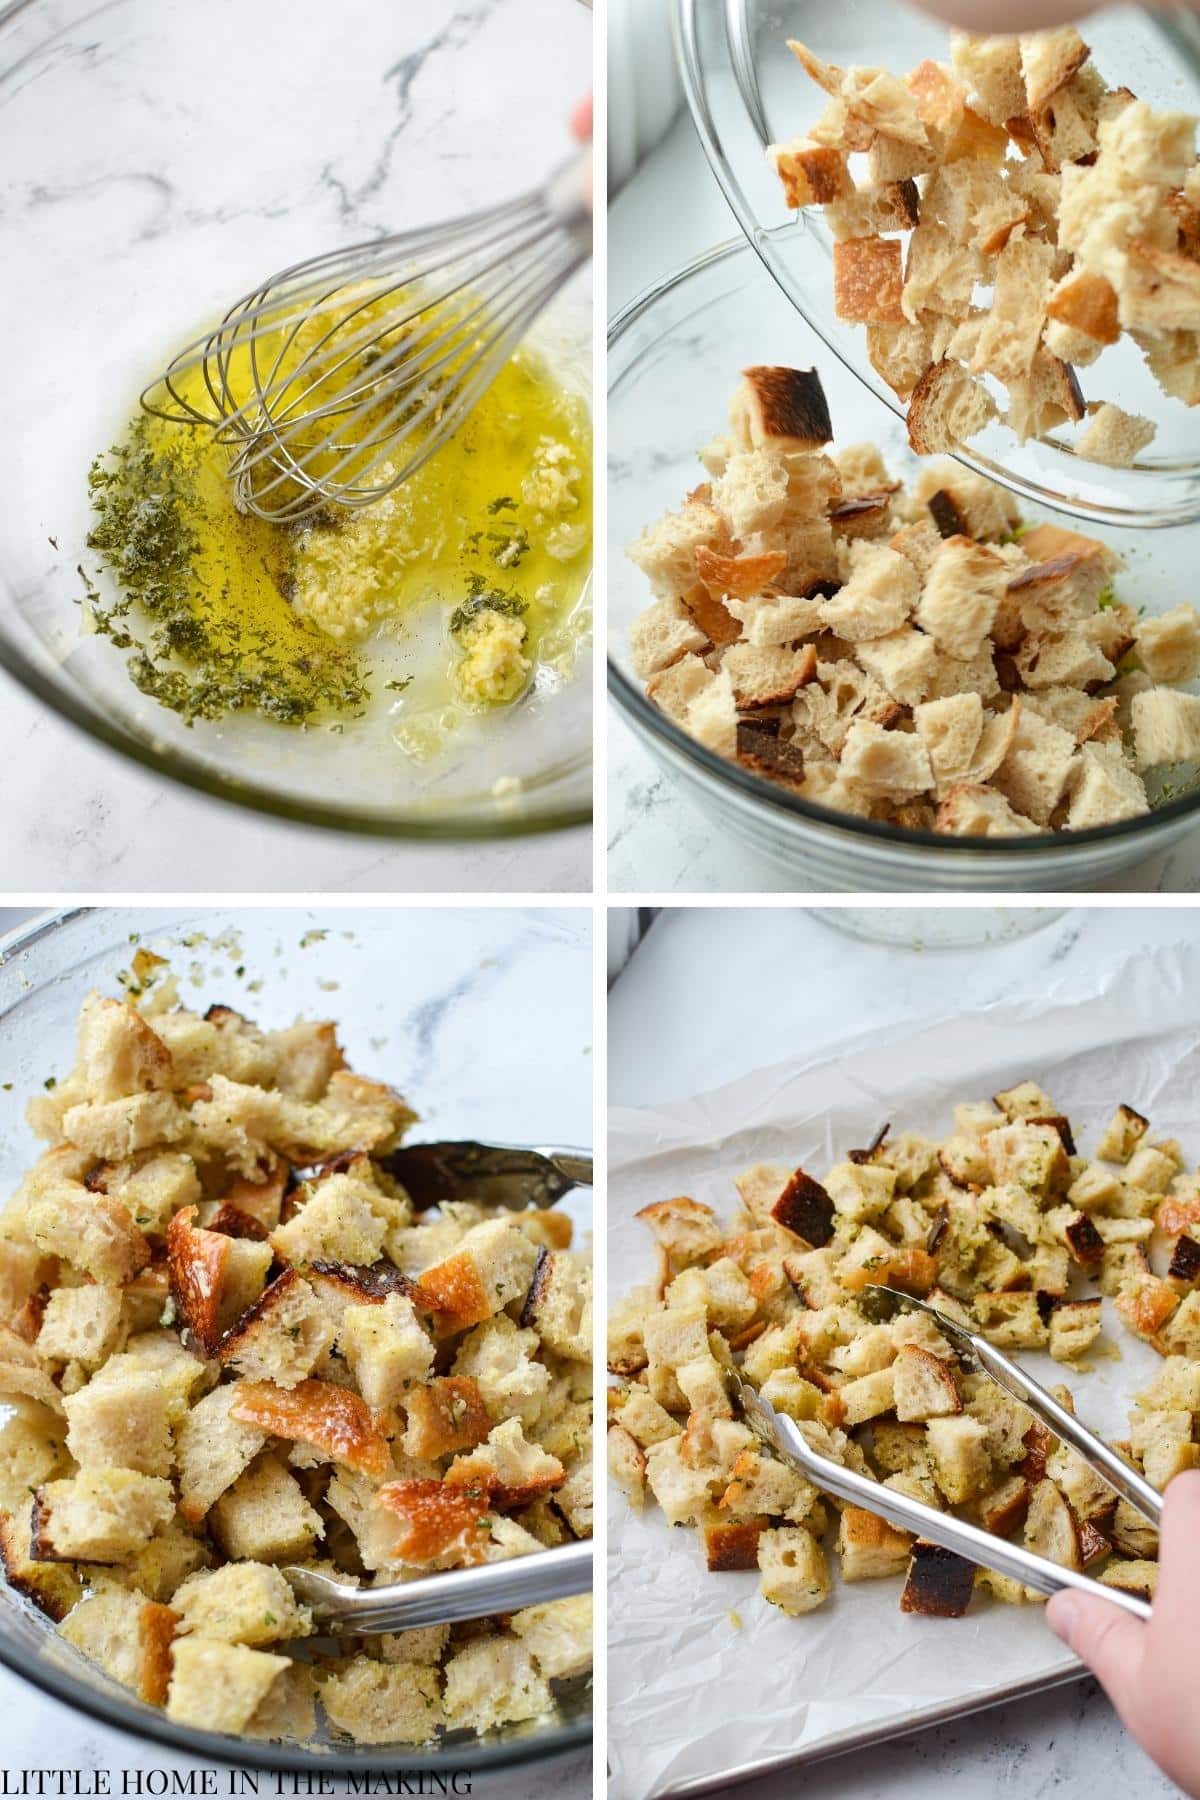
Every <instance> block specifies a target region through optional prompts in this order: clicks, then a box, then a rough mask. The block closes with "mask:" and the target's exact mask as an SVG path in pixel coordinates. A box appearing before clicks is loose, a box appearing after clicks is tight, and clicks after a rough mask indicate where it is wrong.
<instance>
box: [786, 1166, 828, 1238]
mask: <svg viewBox="0 0 1200 1800" xmlns="http://www.w3.org/2000/svg"><path fill="white" fill-rule="evenodd" d="M771 1217H772V1218H773V1219H774V1220H775V1222H776V1224H777V1225H782V1226H783V1228H784V1230H785V1231H790V1232H792V1233H793V1235H794V1236H796V1237H798V1238H803V1239H804V1241H805V1243H806V1244H811V1245H812V1247H813V1249H814V1250H819V1249H820V1248H821V1246H822V1245H823V1244H827V1243H828V1242H829V1240H830V1238H831V1237H832V1236H833V1221H834V1206H833V1201H832V1199H831V1198H830V1196H829V1194H828V1193H826V1191H825V1189H824V1188H823V1187H822V1186H821V1184H820V1182H819V1181H814V1180H813V1178H812V1176H811V1175H806V1174H805V1172H804V1170H803V1169H797V1170H796V1171H795V1172H794V1174H792V1175H791V1176H790V1177H789V1179H788V1182H787V1185H786V1186H785V1187H784V1190H783V1192H782V1193H781V1194H780V1196H779V1198H778V1199H777V1200H776V1202H775V1204H774V1205H773V1206H772V1207H771Z"/></svg>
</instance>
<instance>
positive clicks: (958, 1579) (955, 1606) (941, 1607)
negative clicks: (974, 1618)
mask: <svg viewBox="0 0 1200 1800" xmlns="http://www.w3.org/2000/svg"><path fill="white" fill-rule="evenodd" d="M974 1590H975V1569H974V1565H973V1564H972V1563H969V1562H968V1561H967V1560H966V1558H965V1557H963V1556H959V1555H958V1554H957V1553H956V1552H955V1551H953V1550H947V1549H945V1548H944V1547H943V1546H942V1545H941V1544H930V1543H927V1542H926V1541H925V1539H924V1538H918V1539H917V1541H916V1543H915V1544H914V1545H913V1547H912V1560H911V1562H910V1563H909V1566H908V1580H907V1581H906V1582H905V1584H904V1592H903V1593H902V1594H901V1596H900V1610H901V1612H907V1613H922V1614H924V1616H925V1617H926V1618H929V1619H961V1618H962V1616H963V1614H964V1613H965V1612H966V1610H967V1608H968V1606H969V1605H970V1604H971V1595H972V1593H973V1592H974Z"/></svg>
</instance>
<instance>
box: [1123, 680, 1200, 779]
mask: <svg viewBox="0 0 1200 1800" xmlns="http://www.w3.org/2000/svg"><path fill="white" fill-rule="evenodd" d="M1130 712H1131V716H1132V720H1133V740H1134V748H1135V751H1136V754H1137V765H1138V768H1139V769H1158V768H1163V767H1166V766H1169V765H1171V764H1173V763H1181V762H1191V761H1193V760H1194V759H1195V758H1196V757H1198V756H1200V695H1196V694H1180V693H1176V692H1174V691H1173V690H1172V689H1170V688H1151V689H1150V690H1149V692H1147V693H1142V694H1135V695H1134V697H1133V704H1132V706H1131V708H1130Z"/></svg>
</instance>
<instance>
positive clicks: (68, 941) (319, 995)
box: [0, 907, 592, 1775]
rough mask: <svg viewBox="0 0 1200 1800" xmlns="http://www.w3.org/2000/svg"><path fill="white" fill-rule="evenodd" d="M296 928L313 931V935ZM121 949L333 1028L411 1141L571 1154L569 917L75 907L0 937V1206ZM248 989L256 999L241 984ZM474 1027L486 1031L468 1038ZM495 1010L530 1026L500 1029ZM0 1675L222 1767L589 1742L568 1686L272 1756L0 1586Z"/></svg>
mask: <svg viewBox="0 0 1200 1800" xmlns="http://www.w3.org/2000/svg"><path fill="white" fill-rule="evenodd" d="M314 932H319V933H322V934H323V935H322V936H321V937H320V938H319V939H314V938H313V936H312V934H313V933H314ZM305 940H307V941H305ZM138 945H141V946H143V947H145V948H147V949H150V950H153V951H156V952H157V953H158V954H160V955H164V956H167V957H168V958H169V959H170V960H171V963H172V966H173V969H174V971H175V972H177V973H178V975H179V976H180V992H181V998H182V1001H183V1004H184V1005H185V1006H189V1007H196V1006H199V1007H200V1008H201V1010H203V1009H204V1008H205V1007H207V1006H208V1005H210V1004H212V1003H214V1002H218V1001H220V1002H225V1003H232V1004H233V1005H234V1006H239V1007H242V1008H243V1009H244V1010H245V1011H247V1012H251V1013H253V1014H254V1016H256V1017H257V1018H259V1019H260V1020H261V1021H262V1022H263V1023H264V1024H267V1023H271V1024H287V1023H290V1022H291V1021H292V1020H293V1019H294V1018H295V1017H296V1016H297V1015H298V1014H302V1015H306V1016H308V1017H310V1018H322V1019H324V1018H334V1019H336V1020H337V1022H338V1032H339V1036H340V1038H341V1040H342V1042H343V1044H344V1045H345V1048H346V1052H347V1056H348V1059H349V1060H350V1062H351V1064H352V1066H355V1067H358V1068H361V1069H363V1070H364V1071H365V1072H366V1073H368V1074H376V1075H379V1076H381V1077H382V1078H384V1079H386V1080H390V1081H393V1082H395V1084H396V1085H397V1086H398V1087H400V1089H401V1090H402V1091H404V1092H407V1093H408V1096H409V1098H410V1099H411V1100H412V1101H413V1103H414V1104H415V1105H416V1106H417V1107H418V1108H419V1109H420V1110H421V1111H422V1112H423V1113H424V1114H426V1116H427V1123H426V1125H425V1127H424V1129H423V1133H422V1130H421V1128H418V1131H417V1133H416V1134H415V1135H417V1136H420V1135H426V1136H437V1135H444V1136H446V1137H479V1138H481V1139H483V1140H484V1141H487V1140H489V1139H499V1140H500V1141H508V1142H515V1143H544V1142H547V1141H552V1142H561V1143H579V1144H583V1143H587V1142H589V1141H590V1136H591V1113H592V1108H591V1078H590V1075H589V1076H585V1077H584V1078H582V1079H581V1078H580V1075H579V1070H580V1069H581V1068H583V1067H585V1066H586V1062H585V1058H586V1047H587V1045H588V1043H590V1038H591V992H592V976H591V944H590V934H589V921H588V920H587V918H586V917H585V916H581V915H580V914H578V913H565V912H562V911H553V910H547V911H542V912H531V911H528V910H525V911H522V912H520V913H514V912H510V911H506V910H497V911H482V912H481V911H479V910H470V909H466V908H448V909H445V910H438V911H434V910H432V909H425V908H418V909H416V910H408V909H405V910H403V911H401V910H397V909H390V908H389V909H380V910H369V911H363V910H361V909H360V910H355V911H350V910H346V911H337V910H332V909H326V908H322V909H320V910H319V911H309V910H307V909H301V908H296V909H284V908H273V907H272V908H246V909H242V910H230V911H226V910H224V909H217V908H212V907H209V908H204V909H194V910H192V911H186V910H183V909H178V908H169V907H144V908H102V909H98V910H90V909H80V910H75V911H71V912H63V913H59V914H56V915H47V916H45V917H43V918H40V919H37V920H34V921H31V922H30V924H28V925H26V926H23V927H21V928H19V929H18V930H17V931H16V932H13V933H11V934H10V935H9V936H8V937H5V938H0V1071H2V1073H3V1082H2V1083H0V1203H2V1202H4V1201H7V1199H8V1197H9V1195H11V1194H12V1193H13V1191H14V1190H15V1188H16V1186H17V1183H18V1182H19V1180H20V1178H21V1175H22V1174H23V1172H24V1170H25V1169H26V1168H28V1166H29V1163H30V1161H31V1160H32V1158H33V1157H34V1155H36V1153H37V1151H38V1149H39V1148H40V1147H41V1146H40V1145H39V1144H38V1142H37V1140H36V1139H35V1138H34V1136H33V1134H32V1132H31V1131H30V1130H29V1128H28V1127H27V1125H26V1124H25V1116H24V1115H25V1102H26V1100H27V1099H28V1097H29V1095H30V1094H31V1093H35V1092H39V1091H40V1090H41V1087H42V1084H43V1082H44V1081H45V1080H46V1078H47V1077H48V1076H51V1075H57V1076H62V1075H63V1074H65V1073H66V1072H68V1071H69V1069H70V1067H71V1065H72V1063H73V1062H74V1053H75V1022H76V1018H77V1016H78V1012H79V1007H80V1004H81V1002H82V1001H83V999H84V997H85V996H86V994H87V993H88V992H89V991H90V989H91V988H92V987H97V986H98V987H101V988H102V989H103V990H104V991H105V992H106V993H114V992H117V991H118V988H117V976H118V972H119V971H122V970H125V969H127V968H128V967H129V962H130V958H131V956H132V955H133V953H134V950H135V948H136V947H137V946H138ZM239 969H240V970H241V971H242V973H241V974H240V975H239V973H238V971H239ZM250 982H255V983H261V986H258V987H256V988H255V989H253V990H252V991H251V990H249V989H248V988H247V984H248V983H250ZM239 995H241V996H242V998H240V999H239V997H238V996H239ZM481 1017H482V1019H483V1020H484V1022H485V1024H486V1023H487V1021H489V1020H490V1021H491V1029H485V1030H482V1031H481V1030H480V1028H479V1026H480V1020H481ZM514 1017H522V1018H525V1019H530V1020H531V1021H532V1022H531V1024H530V1025H529V1026H528V1027H526V1028H520V1027H518V1028H514V1027H513V1023H512V1021H513V1019H514ZM459 1021H461V1023H460V1022H459ZM567 1051H570V1052H571V1053H572V1054H570V1055H567V1054H565V1052H567ZM518 1058H519V1069H520V1076H519V1079H518V1078H516V1077H515V1076H514V1061H515V1060H516V1059H518ZM589 1202H590V1194H589V1193H588V1192H587V1190H582V1191H579V1192H577V1194H575V1195H572V1196H569V1197H568V1199H567V1201H565V1202H564V1203H563V1210H564V1211H569V1212H570V1213H571V1214H572V1217H573V1218H574V1220H575V1222H576V1229H577V1232H578V1233H580V1234H581V1235H582V1234H583V1233H585V1232H587V1231H588V1230H590V1225H591V1220H590V1210H589ZM0 1662H2V1663H3V1664H4V1665H5V1666H6V1667H7V1668H9V1669H11V1670H12V1671H13V1672H14V1674H17V1675H20V1676H22V1677H23V1678H24V1679H25V1680H27V1681H32V1682H33V1683H35V1685H36V1686H38V1687H39V1688H42V1689H43V1690H44V1691H45V1692H46V1693H48V1694H50V1695H52V1696H53V1698H55V1699H56V1700H61V1701H63V1702H64V1703H65V1704H66V1705H68V1706H71V1707H75V1708H78V1709H79V1710H80V1711H82V1712H85V1713H89V1714H91V1715H92V1716H93V1717H94V1718H97V1719H101V1720H103V1721H104V1722H105V1723H106V1724H108V1725H115V1726H118V1727H119V1728H120V1729H122V1730H124V1731H130V1732H133V1733H134V1734H135V1735H137V1736H139V1737H142V1738H155V1739H157V1740H158V1741H159V1742H161V1743H164V1744H169V1745H171V1746H173V1747H174V1748H175V1749H177V1750H184V1751H189V1752H191V1753H192V1754H194V1755H196V1756H199V1757H203V1758H207V1759H209V1760H211V1759H213V1758H217V1759H223V1760H225V1761H229V1762H234V1763H239V1764H242V1765H245V1764H246V1763H247V1762H249V1763H250V1764H251V1765H258V1766H266V1767H273V1768H300V1769H307V1768H312V1767H314V1766H315V1767H317V1768H321V1769H327V1770H330V1771H335V1770H339V1769H354V1770H358V1771H359V1772H361V1771H363V1770H365V1769H367V1768H390V1769H395V1768H401V1767H402V1768H403V1769H405V1770H406V1771H412V1772H413V1773H416V1772H419V1771H423V1770H427V1771H429V1772H430V1773H431V1774H433V1773H440V1774H442V1775H448V1774H449V1773H450V1771H452V1770H471V1769H485V1768H494V1767H500V1766H504V1765H508V1766H511V1765H514V1764H518V1763H524V1762H533V1761H535V1760H538V1759H540V1758H542V1757H546V1756H554V1755H558V1754H559V1753H561V1752H563V1751H566V1750H570V1749H573V1748H575V1747H577V1746H578V1745H581V1744H585V1743H587V1742H588V1740H589V1738H590V1736H591V1706H592V1689H591V1682H590V1681H585V1680H577V1681H575V1682H573V1683H570V1684H563V1686H562V1690H561V1692H560V1694H559V1700H560V1717H559V1718H558V1719H557V1720H555V1721H554V1722H552V1723H534V1724H530V1725H520V1726H511V1727H507V1728H505V1729H503V1730H501V1731H499V1732H497V1733H494V1734H491V1735H489V1736H488V1737H486V1738H479V1737H476V1736H475V1735H473V1734H472V1733H469V1732H462V1731H459V1732H454V1733H451V1734H449V1735H448V1736H447V1737H446V1738H444V1739H443V1740H442V1741H441V1743H440V1744H439V1745H438V1746H437V1747H436V1748H431V1749H425V1750H415V1749H413V1748H412V1747H411V1746H409V1745H388V1744H374V1745H355V1744H350V1743H346V1742H343V1741H342V1740H341V1739H338V1740H336V1741H324V1742H320V1743H316V1744H314V1745H312V1746H304V1745H299V1744H272V1743H265V1742H262V1741H261V1740H259V1739H256V1738H254V1739H248V1738H234V1737H230V1736H226V1735H225V1734H223V1733H217V1732H211V1731H198V1730H193V1729H191V1728H190V1727H188V1726H184V1725H176V1724H174V1723H172V1721H171V1720H169V1719H168V1718H167V1717H166V1715H165V1714H164V1713H162V1712H160V1711H158V1709H157V1708H155V1707H152V1706H147V1705H145V1704H143V1703H142V1702H141V1701H139V1700H137V1699H135V1698H134V1696H133V1695H132V1694H131V1693H130V1691H129V1690H128V1689H127V1688H123V1687H120V1686H119V1685H118V1684H117V1683H116V1682H114V1681H111V1680H110V1679H109V1678H108V1677H107V1676H106V1675H105V1674H104V1673H103V1672H102V1671H101V1670H100V1669H98V1668H97V1667H96V1665H95V1664H94V1663H90V1662H88V1661H87V1660H86V1658H84V1657H83V1656H81V1655H80V1654H79V1653H78V1652H77V1651H75V1650H74V1649H73V1648H72V1646H71V1645H69V1644H67V1643H66V1642H65V1641H64V1640H63V1639H62V1638H61V1637H60V1636H59V1635H58V1633H57V1632H56V1631H55V1630H54V1628H53V1626H52V1625H51V1624H50V1622H49V1620H47V1619H46V1618H44V1617H43V1616H42V1614H41V1613H39V1612H37V1611H36V1610H35V1609H34V1608H33V1607H32V1606H31V1605H30V1603H29V1602H28V1601H25V1600H22V1599H21V1598H19V1597H18V1596H17V1595H16V1594H14V1593H13V1592H12V1590H11V1589H10V1588H8V1587H7V1586H6V1585H5V1584H4V1583H3V1581H0Z"/></svg>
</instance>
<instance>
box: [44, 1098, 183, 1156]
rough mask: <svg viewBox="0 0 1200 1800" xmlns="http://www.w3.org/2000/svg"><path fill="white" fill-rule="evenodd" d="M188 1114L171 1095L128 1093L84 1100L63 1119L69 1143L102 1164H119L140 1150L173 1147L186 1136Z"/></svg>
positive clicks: (69, 1110) (71, 1108)
mask: <svg viewBox="0 0 1200 1800" xmlns="http://www.w3.org/2000/svg"><path fill="white" fill-rule="evenodd" d="M187 1128H188V1122H187V1114H186V1113H185V1112H184V1111H183V1108H182V1107H181V1106H180V1105H179V1104H178V1102H177V1101H176V1100H175V1098H174V1096H173V1095H171V1094H160V1093H153V1094H130V1095H129V1096H128V1097H127V1098H126V1099H123V1100H107V1101H91V1100H89V1101H85V1102H83V1104H81V1105H78V1106H72V1107H70V1108H69V1109H68V1110H67V1112H66V1114H65V1115H64V1117H63V1131H64V1132H65V1134H66V1137H67V1139H68V1141H69V1142H70V1143H72V1144H74V1145H76V1147H77V1148H78V1149H80V1150H86V1151H88V1152H89V1153H90V1154H91V1155H92V1156H96V1157H99V1158H101V1159H102V1160H104V1161H105V1162H121V1161H122V1160H123V1159H124V1158H125V1157H129V1156H136V1155H137V1153H138V1151H140V1150H153V1149H154V1148H155V1147H156V1146H157V1145H159V1144H174V1143H177V1142H178V1141H179V1139H180V1138H181V1137H184V1136H185V1135H186V1133H187Z"/></svg>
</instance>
